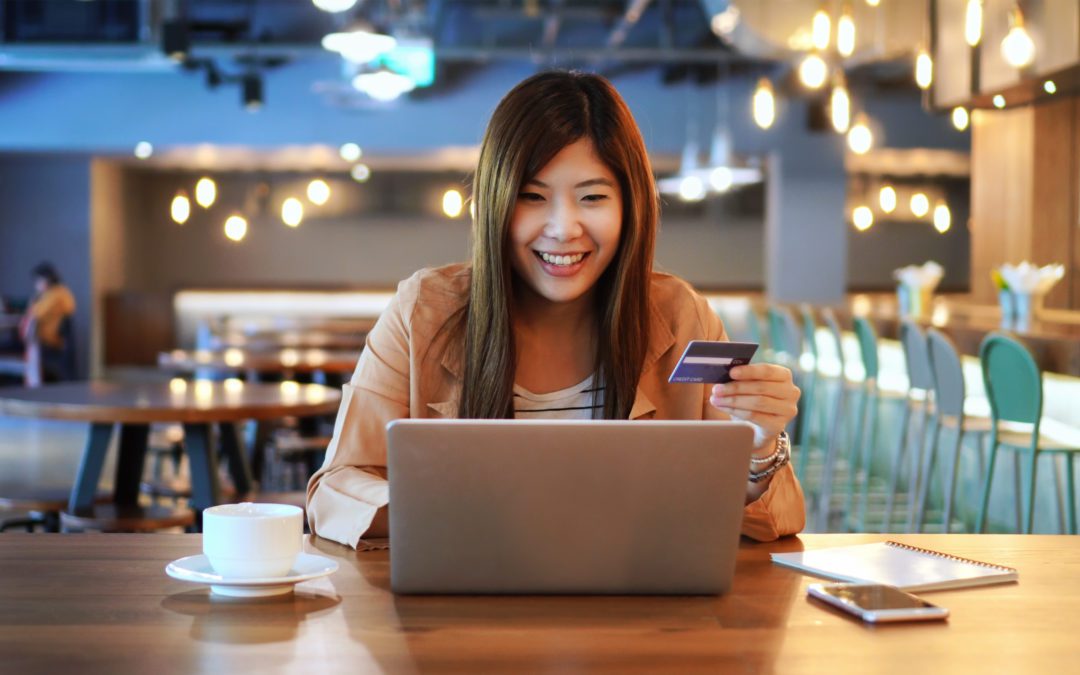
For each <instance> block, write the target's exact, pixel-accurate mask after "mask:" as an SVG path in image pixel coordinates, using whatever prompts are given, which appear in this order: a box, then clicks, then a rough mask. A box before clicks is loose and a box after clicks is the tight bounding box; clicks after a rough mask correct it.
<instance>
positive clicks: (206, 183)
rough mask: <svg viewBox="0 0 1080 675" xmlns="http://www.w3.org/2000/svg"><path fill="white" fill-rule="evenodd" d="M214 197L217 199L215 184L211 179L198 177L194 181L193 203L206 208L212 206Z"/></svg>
mask: <svg viewBox="0 0 1080 675" xmlns="http://www.w3.org/2000/svg"><path fill="white" fill-rule="evenodd" d="M215 199H217V185H216V184H215V183H214V181H213V179H211V178H206V177H203V178H200V179H199V182H197V183H195V203H196V204H198V205H199V206H201V207H203V208H204V209H208V208H210V207H211V206H213V204H214V200H215Z"/></svg>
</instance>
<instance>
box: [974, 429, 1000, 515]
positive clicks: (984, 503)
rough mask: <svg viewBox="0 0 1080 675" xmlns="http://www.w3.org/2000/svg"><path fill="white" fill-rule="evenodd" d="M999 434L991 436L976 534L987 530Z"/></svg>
mask: <svg viewBox="0 0 1080 675" xmlns="http://www.w3.org/2000/svg"><path fill="white" fill-rule="evenodd" d="M997 450H998V442H997V434H996V433H991V434H990V456H989V457H987V460H986V478H984V479H983V490H982V499H981V500H980V501H979V517H978V519H977V520H976V521H975V534H982V533H983V532H984V531H985V529H986V511H987V508H988V507H989V505H990V486H991V484H992V483H993V482H994V463H995V460H996V459H997Z"/></svg>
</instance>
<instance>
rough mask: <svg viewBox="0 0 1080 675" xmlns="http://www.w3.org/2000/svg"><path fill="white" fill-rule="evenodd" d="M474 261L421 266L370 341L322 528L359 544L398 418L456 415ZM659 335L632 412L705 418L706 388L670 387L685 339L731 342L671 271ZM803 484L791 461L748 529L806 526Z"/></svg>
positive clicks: (658, 287) (339, 427) (338, 443)
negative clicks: (461, 338)
mask: <svg viewBox="0 0 1080 675" xmlns="http://www.w3.org/2000/svg"><path fill="white" fill-rule="evenodd" d="M470 276H471V268H470V266H469V265H467V264H456V265H448V266H446V267H440V268H437V269H427V270H421V271H420V272H417V273H416V274H414V275H413V276H412V277H410V278H408V279H406V280H405V281H403V282H401V284H400V285H399V286H398V290H397V295H396V296H395V297H394V299H393V300H392V301H391V302H390V305H389V306H388V307H387V309H386V311H385V312H383V314H382V316H381V317H380V318H379V321H378V323H376V324H375V327H374V328H373V329H372V331H371V333H370V334H369V335H368V338H367V345H366V348H365V349H364V352H363V354H362V355H361V356H360V360H359V362H358V363H357V364H356V372H355V373H353V376H352V379H351V381H350V382H349V383H348V384H346V385H345V386H344V387H343V395H342V400H341V408H340V410H339V411H338V416H337V422H336V424H335V426H334V437H333V440H332V441H331V442H330V447H329V448H328V449H327V453H326V462H325V463H324V464H323V467H322V468H321V469H320V470H319V471H318V472H316V474H315V475H314V476H312V478H311V481H310V482H309V483H308V524H309V525H310V527H311V531H312V532H314V533H315V534H317V535H319V536H321V537H326V538H327V539H333V540H334V541H338V542H341V543H343V544H348V545H349V546H356V545H357V543H358V541H359V539H360V537H361V535H362V534H363V533H364V532H365V531H366V530H367V529H368V527H370V525H371V522H372V519H373V518H374V516H375V512H376V510H377V509H378V508H380V507H382V506H385V505H386V504H387V503H388V501H389V499H388V487H387V482H386V480H385V478H386V431H385V428H386V424H387V422H389V421H390V420H393V419H398V418H425V417H454V416H455V414H456V411H457V407H458V398H459V396H460V390H461V372H462V368H461V363H460V349H453V348H448V347H456V346H457V345H449V340H448V337H449V336H448V335H447V333H448V332H449V331H448V323H449V320H450V318H451V317H452V316H453V315H454V314H455V312H457V311H458V310H460V309H461V308H463V307H464V306H465V304H466V302H467V299H468V289H469V279H470ZM652 304H653V312H652V316H651V332H650V335H651V340H650V344H649V350H648V352H647V354H646V356H645V364H644V368H643V370H642V374H641V380H640V383H639V385H638V390H637V397H636V399H635V401H634V405H633V409H632V410H631V412H630V419H643V420H647V419H686V420H697V419H702V418H703V417H704V415H705V413H706V409H707V408H709V388H708V387H707V386H705V385H687V384H680V385H678V386H673V385H671V384H668V382H667V375H668V374H669V373H670V372H671V371H672V369H673V368H674V367H675V363H676V361H677V360H678V358H679V355H680V354H681V353H682V350H683V349H684V347H685V345H686V343H687V342H688V341H690V340H693V339H707V340H726V339H727V335H726V333H725V332H724V327H723V325H722V324H721V322H720V319H719V318H718V317H717V315H716V313H715V312H713V311H712V309H711V308H710V307H709V304H708V302H706V300H705V299H704V298H702V297H701V296H700V295H698V294H697V293H695V292H694V291H693V290H692V289H691V288H690V286H689V285H688V284H687V283H686V282H684V281H682V280H681V279H678V278H676V277H673V276H670V275H667V274H659V273H657V274H654V275H653V280H652ZM804 522H805V507H804V504H803V494H802V489H801V488H800V486H799V483H798V481H797V480H796V478H795V474H794V473H792V471H791V466H790V465H788V466H785V467H784V468H783V469H781V470H780V471H778V472H777V473H776V474H775V475H774V476H773V479H772V482H771V483H770V485H769V487H768V489H767V490H766V492H765V493H764V494H763V495H762V496H761V497H760V498H759V499H757V500H755V501H753V502H751V503H750V504H748V505H747V506H746V511H745V514H744V517H743V527H742V532H743V534H745V535H747V536H749V537H752V538H754V539H758V540H761V541H767V540H771V539H775V538H777V537H779V536H782V535H785V534H794V533H796V532H799V531H800V530H802V528H803V524H804Z"/></svg>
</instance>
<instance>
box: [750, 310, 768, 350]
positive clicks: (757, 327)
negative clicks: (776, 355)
mask: <svg viewBox="0 0 1080 675" xmlns="http://www.w3.org/2000/svg"><path fill="white" fill-rule="evenodd" d="M746 332H747V334H748V335H749V336H750V340H751V341H752V342H756V343H757V344H759V345H761V347H762V348H764V347H766V346H767V345H766V344H765V332H764V331H762V330H761V316H760V315H759V314H758V313H757V310H756V309H754V308H753V307H751V308H750V309H749V310H747V312H746Z"/></svg>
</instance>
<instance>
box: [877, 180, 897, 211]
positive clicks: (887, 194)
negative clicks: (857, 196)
mask: <svg viewBox="0 0 1080 675" xmlns="http://www.w3.org/2000/svg"><path fill="white" fill-rule="evenodd" d="M878 203H879V204H880V205H881V210H882V211H884V212H885V213H892V212H893V211H895V210H896V188H894V187H893V186H891V185H886V186H884V187H882V188H881V191H880V192H879V193H878Z"/></svg>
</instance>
